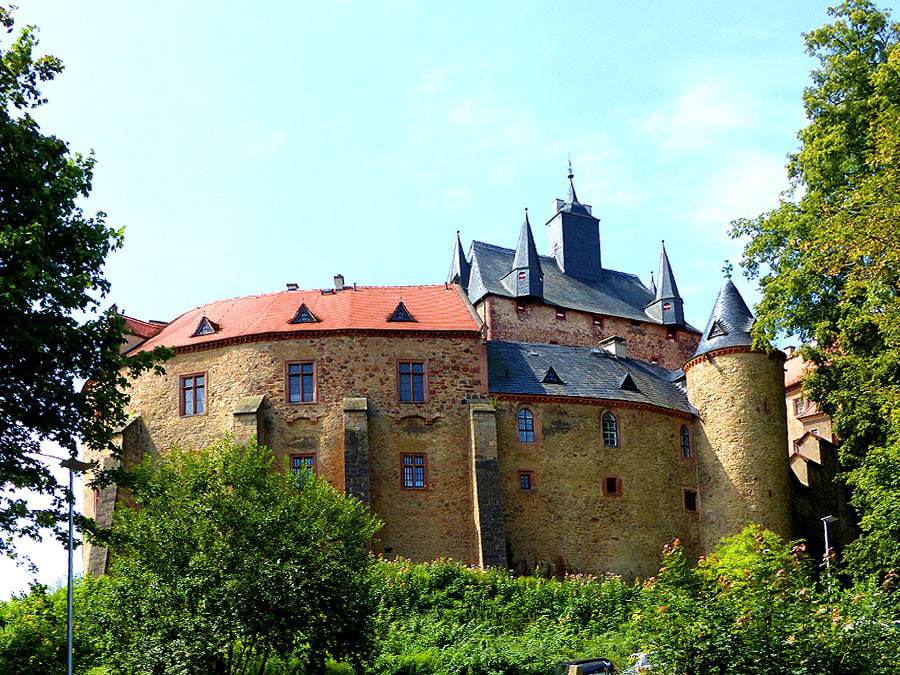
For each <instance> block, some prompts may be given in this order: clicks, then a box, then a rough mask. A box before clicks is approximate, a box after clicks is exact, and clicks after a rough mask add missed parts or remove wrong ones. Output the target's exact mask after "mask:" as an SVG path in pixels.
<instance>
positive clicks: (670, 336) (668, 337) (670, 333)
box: [666, 328, 678, 342]
mask: <svg viewBox="0 0 900 675" xmlns="http://www.w3.org/2000/svg"><path fill="white" fill-rule="evenodd" d="M677 337H678V334H677V333H676V332H675V329H674V328H669V329H667V330H666V340H672V341H673V342H674V341H675V339H676V338H677Z"/></svg>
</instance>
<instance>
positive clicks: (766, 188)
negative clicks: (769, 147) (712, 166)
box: [696, 150, 788, 231]
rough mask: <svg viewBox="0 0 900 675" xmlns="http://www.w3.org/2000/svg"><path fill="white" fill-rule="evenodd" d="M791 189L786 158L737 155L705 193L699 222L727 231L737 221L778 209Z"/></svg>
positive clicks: (749, 152) (757, 153) (748, 153)
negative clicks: (783, 195)
mask: <svg viewBox="0 0 900 675" xmlns="http://www.w3.org/2000/svg"><path fill="white" fill-rule="evenodd" d="M787 187H788V178H787V172H786V170H785V167H784V158H782V157H778V156H776V155H773V154H769V153H765V152H761V151H758V150H746V151H741V152H736V153H733V154H731V155H730V156H729V157H728V160H727V165H726V167H725V169H724V170H723V171H720V172H719V173H718V174H717V175H716V176H715V177H714V178H713V179H712V181H711V182H710V184H709V186H708V188H707V189H706V190H705V192H704V193H701V198H702V199H703V204H701V205H699V206H698V209H697V213H696V217H697V221H698V223H699V224H701V225H704V224H705V225H707V226H708V225H710V224H718V225H721V227H722V230H723V231H725V230H727V225H728V223H730V222H731V221H732V220H734V219H736V218H752V217H754V216H757V215H759V214H760V213H762V212H763V211H766V210H768V209H771V208H773V207H774V206H776V205H777V204H778V197H779V195H780V194H781V193H782V192H783V191H784V190H785V189H786V188H787Z"/></svg>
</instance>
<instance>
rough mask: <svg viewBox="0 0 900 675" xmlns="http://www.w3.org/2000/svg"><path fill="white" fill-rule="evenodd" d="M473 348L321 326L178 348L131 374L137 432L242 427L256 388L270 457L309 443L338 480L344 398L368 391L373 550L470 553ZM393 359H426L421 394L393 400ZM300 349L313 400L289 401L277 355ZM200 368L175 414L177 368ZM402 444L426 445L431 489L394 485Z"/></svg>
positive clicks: (478, 382)
mask: <svg viewBox="0 0 900 675" xmlns="http://www.w3.org/2000/svg"><path fill="white" fill-rule="evenodd" d="M480 353H481V344H480V338H479V337H478V336H477V335H474V336H472V337H459V338H446V337H434V336H422V337H381V336H329V337H322V338H309V339H297V340H279V341H271V342H251V343H244V344H237V345H231V346H227V347H220V348H216V349H209V350H202V351H196V352H188V353H179V354H177V355H176V356H175V357H174V358H172V359H171V360H170V361H168V362H167V363H166V364H165V368H166V374H165V375H163V376H157V375H155V374H152V373H145V374H143V375H141V376H140V377H139V378H138V380H137V381H135V382H134V383H133V388H132V391H131V395H132V400H131V404H130V409H131V411H132V412H134V413H139V414H140V421H141V425H142V429H143V430H144V433H145V440H144V442H143V443H142V446H141V451H142V452H149V453H159V452H165V451H168V450H169V449H171V448H172V447H182V448H199V447H204V446H206V445H209V444H211V443H213V442H214V441H216V440H218V439H220V438H222V436H223V435H224V434H225V433H229V432H234V433H235V435H236V436H238V437H240V436H241V435H242V433H238V432H243V429H242V425H240V424H237V423H236V419H237V417H238V415H236V414H235V410H236V408H237V407H238V406H239V404H241V402H242V401H244V400H246V399H247V398H248V397H256V396H260V395H264V396H265V402H264V404H263V405H262V406H261V407H260V410H259V413H258V415H259V419H260V420H261V424H260V428H261V429H262V430H263V433H262V434H261V436H262V437H261V438H260V440H261V442H263V443H265V444H266V445H268V446H270V447H271V448H272V449H273V451H274V452H275V455H276V458H277V463H278V465H279V466H285V465H286V463H287V461H288V457H289V456H290V455H291V454H295V453H307V452H313V453H315V454H316V464H317V471H318V474H319V475H320V476H321V477H323V478H325V479H326V480H328V482H330V483H331V484H332V485H334V486H335V487H337V488H338V489H344V488H345V456H344V449H345V435H344V434H345V424H347V422H346V420H345V417H347V416H350V417H349V419H350V424H351V425H354V424H355V425H357V426H358V424H359V420H358V419H357V418H358V416H359V415H360V411H358V410H352V409H351V410H345V399H351V400H354V399H356V398H358V399H365V400H366V404H367V405H366V407H367V410H365V411H364V412H363V413H362V415H363V417H362V419H363V420H365V423H364V426H365V427H366V428H365V441H366V444H367V450H368V455H369V456H368V471H369V479H370V481H369V486H367V487H368V489H369V490H370V495H369V498H370V503H371V506H372V508H373V510H374V511H375V513H376V514H378V515H379V516H380V517H381V518H382V519H383V520H384V522H385V526H384V528H383V529H382V530H381V531H380V533H379V535H378V539H377V541H376V542H375V550H376V551H377V552H382V551H386V552H390V553H393V554H400V555H406V556H411V557H414V558H416V559H432V558H434V557H437V556H440V555H449V556H452V557H454V558H457V559H459V560H463V561H465V562H475V552H474V550H475V530H474V523H473V517H472V508H471V500H472V496H471V482H470V475H469V474H470V472H469V461H468V459H469V448H468V443H469V431H468V404H467V401H466V400H465V399H467V398H471V397H472V396H480V395H481V394H483V393H484V391H485V379H486V375H485V373H483V372H481V370H480V369H481V368H482V363H483V362H482V361H481V360H480V359H479V358H478V355H479V354H480ZM398 359H412V360H425V361H426V362H427V372H428V375H427V383H426V387H427V390H428V396H427V400H426V402H424V403H401V402H399V400H398V393H397V376H396V367H397V366H396V361H397V360H398ZM300 360H314V361H315V367H316V371H317V372H316V382H317V402H315V403H307V404H300V405H297V404H293V405H292V404H288V403H287V402H286V395H285V363H286V362H287V361H300ZM198 372H205V373H206V374H207V393H206V413H205V414H203V415H194V416H190V417H181V416H180V415H179V377H180V376H181V375H187V374H192V373H198ZM350 407H351V408H352V405H351V406H350ZM241 417H243V415H241ZM253 431H255V428H254V429H253ZM243 435H244V437H249V436H250V435H251V434H250V433H246V434H243ZM406 452H416V453H419V452H421V453H424V454H426V455H427V461H428V489H426V490H421V491H414V490H404V489H403V488H402V482H401V462H402V458H401V455H402V454H403V453H406ZM350 475H356V476H358V475H359V471H356V472H355V473H353V472H351V474H350ZM86 496H87V498H88V500H91V499H92V493H86ZM85 555H86V559H87V557H88V555H89V554H88V553H87V552H86V554H85ZM101 571H102V570H101Z"/></svg>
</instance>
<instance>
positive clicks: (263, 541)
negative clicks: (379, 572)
mask: <svg viewBox="0 0 900 675" xmlns="http://www.w3.org/2000/svg"><path fill="white" fill-rule="evenodd" d="M273 468H275V467H273V455H272V453H271V451H269V450H268V449H267V448H265V447H262V446H259V445H258V444H256V443H255V442H251V443H250V444H249V445H239V444H237V443H235V442H234V441H233V440H231V439H225V440H223V441H221V442H219V443H216V444H215V445H213V446H211V447H209V448H207V449H205V450H202V451H198V452H188V451H182V450H177V449H176V450H172V451H171V452H170V453H167V454H166V455H165V456H164V457H160V458H157V459H155V460H151V459H147V460H145V461H144V462H142V463H141V464H139V465H138V467H137V468H136V469H135V471H134V500H135V504H136V507H137V508H135V509H120V510H119V511H118V512H117V513H116V516H115V518H114V524H113V528H112V541H113V546H114V549H113V557H112V567H111V574H110V577H111V578H110V584H109V592H110V596H109V602H108V603H107V604H105V606H104V608H103V609H102V612H101V613H102V614H103V617H102V618H98V619H96V622H97V623H102V624H103V625H106V626H108V627H109V633H108V634H107V637H106V638H104V640H105V644H106V647H105V649H106V654H107V659H108V661H109V663H110V664H111V665H114V666H115V667H116V668H119V669H121V670H122V671H124V672H209V673H241V672H248V669H249V668H251V667H252V669H253V672H265V668H266V663H267V661H269V660H270V659H271V658H278V659H279V660H281V659H283V658H287V657H292V658H293V659H294V660H295V661H296V662H299V663H303V664H305V667H306V668H307V669H308V670H307V671H306V672H322V670H323V669H324V663H325V659H326V656H327V655H331V656H333V657H335V658H350V659H355V660H357V661H360V660H361V659H362V658H363V656H364V654H365V652H366V649H367V646H368V643H369V640H370V632H371V631H370V623H369V622H370V615H371V614H372V612H373V595H372V592H371V589H370V579H369V566H370V560H371V557H370V554H369V549H368V546H369V541H370V539H371V537H372V535H373V534H374V533H375V531H376V530H377V527H378V523H377V521H376V519H375V518H374V517H373V516H372V515H370V514H369V512H368V510H367V509H366V507H365V506H363V505H362V504H361V503H360V502H359V501H357V500H355V499H353V498H350V497H346V496H344V495H342V494H340V493H338V492H336V491H335V490H334V489H333V488H331V487H330V486H329V485H328V484H327V483H325V482H324V481H319V480H316V479H315V478H312V477H310V478H306V479H304V480H303V481H302V483H301V485H300V486H299V487H298V480H297V477H295V476H294V475H293V474H292V473H290V472H289V471H287V469H286V467H285V468H284V470H280V471H279V470H273Z"/></svg>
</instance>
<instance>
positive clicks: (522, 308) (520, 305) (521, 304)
mask: <svg viewBox="0 0 900 675" xmlns="http://www.w3.org/2000/svg"><path fill="white" fill-rule="evenodd" d="M516 311H517V312H519V313H520V314H521V313H522V312H524V311H525V303H524V302H517V303H516Z"/></svg>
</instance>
